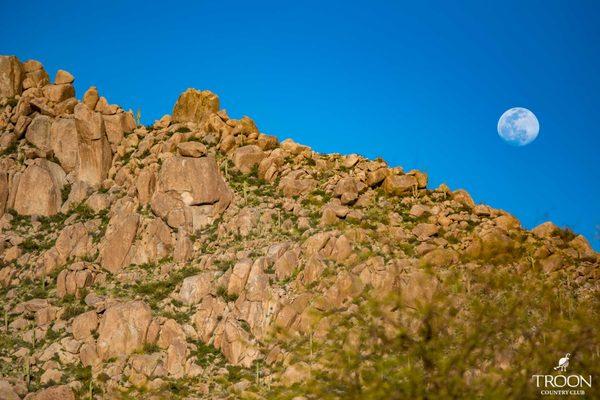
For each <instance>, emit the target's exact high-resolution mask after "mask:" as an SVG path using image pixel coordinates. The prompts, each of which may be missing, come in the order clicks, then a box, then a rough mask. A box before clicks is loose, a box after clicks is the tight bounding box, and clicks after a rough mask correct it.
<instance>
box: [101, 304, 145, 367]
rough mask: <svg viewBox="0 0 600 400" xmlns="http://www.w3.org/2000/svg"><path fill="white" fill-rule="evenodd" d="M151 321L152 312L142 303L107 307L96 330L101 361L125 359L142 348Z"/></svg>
mask: <svg viewBox="0 0 600 400" xmlns="http://www.w3.org/2000/svg"><path fill="white" fill-rule="evenodd" d="M151 321H152V310H151V309H150V307H149V306H148V305H147V304H146V303H144V302H142V301H129V302H126V303H120V304H116V305H114V306H112V307H109V308H108V309H107V310H106V312H105V313H104V316H103V317H102V319H101V321H100V327H99V328H98V342H97V351H98V356H99V357H100V359H101V360H107V359H109V358H111V357H125V356H128V355H129V354H131V353H133V352H134V351H135V350H137V349H139V348H140V347H142V346H143V345H144V343H145V341H146V333H147V331H148V327H149V326H150V322H151Z"/></svg>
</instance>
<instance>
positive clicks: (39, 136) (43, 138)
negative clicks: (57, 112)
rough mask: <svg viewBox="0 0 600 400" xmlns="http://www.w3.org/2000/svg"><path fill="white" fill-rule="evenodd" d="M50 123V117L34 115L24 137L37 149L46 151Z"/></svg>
mask: <svg viewBox="0 0 600 400" xmlns="http://www.w3.org/2000/svg"><path fill="white" fill-rule="evenodd" d="M51 125H52V118H50V117H48V116H46V115H41V114H38V115H36V116H35V118H33V120H32V121H31V123H30V124H29V126H28V127H27V132H26V133H25V139H27V141H28V142H29V143H31V144H33V145H34V146H35V147H37V148H38V149H40V150H42V151H44V152H47V151H48V150H49V149H50V127H51Z"/></svg>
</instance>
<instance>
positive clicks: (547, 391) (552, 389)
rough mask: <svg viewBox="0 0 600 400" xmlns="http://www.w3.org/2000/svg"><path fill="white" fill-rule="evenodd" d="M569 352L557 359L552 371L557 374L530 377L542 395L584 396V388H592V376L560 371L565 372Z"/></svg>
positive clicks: (569, 355) (569, 356) (569, 357)
mask: <svg viewBox="0 0 600 400" xmlns="http://www.w3.org/2000/svg"><path fill="white" fill-rule="evenodd" d="M570 359H571V353H567V354H565V356H564V357H561V358H560V359H559V360H558V364H557V365H556V366H555V367H554V371H558V374H556V373H553V374H545V375H541V374H540V375H533V376H532V377H531V378H532V379H533V381H534V382H535V384H536V386H537V387H538V388H539V389H540V394H541V395H543V396H584V395H585V390H586V389H591V388H592V376H591V375H588V376H585V375H580V374H569V375H565V374H562V372H567V367H568V366H569V360H570Z"/></svg>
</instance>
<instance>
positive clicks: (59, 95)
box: [42, 84, 75, 103]
mask: <svg viewBox="0 0 600 400" xmlns="http://www.w3.org/2000/svg"><path fill="white" fill-rule="evenodd" d="M42 92H43V93H44V97H45V98H47V99H48V100H50V101H53V102H55V103H60V102H61V101H64V100H66V99H69V98H71V97H75V88H74V87H73V85H71V84H62V85H46V86H44V87H43V88H42Z"/></svg>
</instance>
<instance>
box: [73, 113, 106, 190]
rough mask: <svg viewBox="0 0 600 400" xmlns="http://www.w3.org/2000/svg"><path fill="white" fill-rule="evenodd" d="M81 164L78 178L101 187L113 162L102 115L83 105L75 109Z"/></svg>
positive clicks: (78, 168) (78, 169) (78, 167)
mask: <svg viewBox="0 0 600 400" xmlns="http://www.w3.org/2000/svg"><path fill="white" fill-rule="evenodd" d="M75 126H76V129H77V137H78V144H79V148H78V152H79V163H78V166H77V177H78V178H79V179H80V180H82V181H85V182H87V183H89V184H90V185H99V184H100V183H102V181H103V180H105V179H106V177H107V175H108V170H109V169H110V166H111V162H112V152H111V149H110V144H109V142H108V139H107V138H106V133H105V128H104V120H103V119H102V115H100V114H98V113H96V112H94V111H91V110H90V109H89V108H88V107H86V106H85V105H83V104H78V105H77V106H76V107H75Z"/></svg>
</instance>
